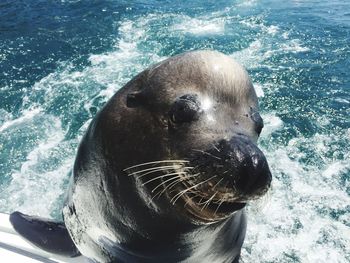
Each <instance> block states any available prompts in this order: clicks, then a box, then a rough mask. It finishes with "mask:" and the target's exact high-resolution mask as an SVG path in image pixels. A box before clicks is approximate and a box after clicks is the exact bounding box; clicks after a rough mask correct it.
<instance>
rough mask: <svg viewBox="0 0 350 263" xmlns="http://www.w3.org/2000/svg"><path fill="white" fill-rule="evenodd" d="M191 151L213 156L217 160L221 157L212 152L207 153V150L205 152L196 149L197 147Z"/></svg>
mask: <svg viewBox="0 0 350 263" xmlns="http://www.w3.org/2000/svg"><path fill="white" fill-rule="evenodd" d="M192 151H195V152H200V153H203V154H206V155H209V156H210V157H213V158H215V159H217V160H221V158H220V157H217V156H215V155H213V154H211V153H208V152H206V151H202V150H197V149H193V150H192Z"/></svg>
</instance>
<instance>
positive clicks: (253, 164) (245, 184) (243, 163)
mask: <svg viewBox="0 0 350 263" xmlns="http://www.w3.org/2000/svg"><path fill="white" fill-rule="evenodd" d="M217 150H218V153H219V156H218V157H219V158H220V159H221V161H220V162H221V165H222V169H223V171H224V172H223V173H222V176H223V177H224V178H225V179H226V180H227V181H230V182H231V183H232V186H233V187H234V188H235V189H236V190H237V191H239V192H240V193H241V194H242V195H244V196H250V197H252V196H261V195H263V194H264V193H265V192H266V191H267V190H268V188H269V186H270V184H271V179H272V176H271V172H270V169H269V166H268V163H267V160H266V158H265V155H264V154H263V152H262V151H261V150H260V149H259V148H258V147H257V145H256V144H255V143H254V142H253V141H252V140H250V139H249V137H247V136H244V135H235V136H233V137H232V138H231V139H230V140H221V141H219V142H218V144H217Z"/></svg>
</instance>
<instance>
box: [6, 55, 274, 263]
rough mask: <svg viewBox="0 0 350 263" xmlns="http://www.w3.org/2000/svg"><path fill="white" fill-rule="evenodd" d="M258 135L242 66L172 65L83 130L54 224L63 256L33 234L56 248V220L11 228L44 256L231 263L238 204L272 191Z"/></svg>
mask: <svg viewBox="0 0 350 263" xmlns="http://www.w3.org/2000/svg"><path fill="white" fill-rule="evenodd" d="M262 128H263V121H262V118H261V117H260V115H259V112H258V101H257V96H256V94H255V91H254V88H253V85H252V83H251V80H250V78H249V76H248V74H247V72H246V70H245V69H244V68H243V67H242V66H240V65H239V64H238V63H236V62H235V61H234V60H233V59H231V58H230V57H228V56H226V55H224V54H222V53H219V52H215V51H193V52H187V53H184V54H180V55H177V56H174V57H171V58H169V59H166V60H165V61H163V62H160V63H158V64H156V65H153V66H151V67H149V68H148V69H146V70H144V71H143V72H141V73H140V74H139V75H137V76H136V77H135V78H133V79H132V80H131V81H130V82H128V83H127V84H126V85H125V86H124V87H123V88H121V89H120V90H119V91H118V92H117V93H116V94H115V95H114V96H113V97H112V98H111V99H110V100H109V101H108V102H107V104H106V105H105V106H104V107H103V108H102V109H101V110H100V111H99V113H98V114H97V115H96V117H95V118H94V120H93V121H92V122H91V124H90V126H89V128H88V130H87V132H86V134H85V136H84V137H83V139H82V141H81V143H80V146H79V150H78V153H77V157H76V160H75V163H74V168H73V176H72V177H71V182H70V187H69V192H68V195H67V201H66V205H65V206H64V208H63V218H64V225H63V224H59V225H58V226H59V227H61V228H62V227H64V226H65V227H66V229H67V231H66V233H65V234H62V233H63V232H62V231H60V233H61V237H60V238H61V239H62V235H63V236H64V243H66V245H65V249H64V250H63V252H62V249H61V251H58V249H57V246H58V245H57V244H55V245H47V243H45V242H43V241H40V240H39V241H38V240H37V239H38V238H34V237H33V236H34V234H33V233H35V235H36V236H43V238H42V240H44V239H45V238H49V239H51V240H52V239H55V237H53V235H52V234H50V235H49V234H48V233H52V231H51V230H50V231H48V230H47V229H49V227H48V225H50V227H51V229H52V228H53V229H54V230H55V227H53V224H52V222H47V221H46V220H45V219H39V218H30V217H28V216H25V215H22V214H20V213H18V212H15V213H14V214H12V216H11V221H12V223H13V224H14V227H15V228H16V229H17V230H18V229H20V230H19V232H20V233H21V234H22V235H23V236H24V237H26V238H27V239H28V240H30V241H33V242H35V244H36V245H37V246H40V247H41V248H43V249H47V250H50V251H51V252H52V251H54V252H55V250H56V252H60V253H61V254H64V255H68V256H74V255H77V253H78V252H77V251H78V250H79V251H80V252H81V253H82V254H83V255H84V256H86V257H88V258H89V259H91V260H93V261H95V262H217V263H222V262H238V259H239V256H240V250H241V247H242V244H243V240H244V236H245V232H246V216H245V213H244V206H245V205H246V203H247V202H248V201H249V200H252V199H255V198H258V197H260V196H262V195H263V194H264V193H266V191H267V190H268V189H269V186H270V183H271V173H270V170H269V167H268V163H267V161H266V158H265V156H264V154H263V153H262V152H261V151H260V150H259V148H258V147H257V145H256V141H257V139H258V137H259V134H260V132H261V129H262ZM28 222H29V223H28ZM23 225H25V226H26V227H21V226H23ZM30 225H32V227H30ZM68 233H69V234H68ZM48 235H49V237H48ZM34 239H35V240H34ZM54 243H55V242H51V243H50V244H54ZM73 243H74V244H75V246H76V247H77V249H76V248H75V246H74V244H73Z"/></svg>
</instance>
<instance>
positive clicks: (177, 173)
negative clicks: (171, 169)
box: [142, 172, 186, 185]
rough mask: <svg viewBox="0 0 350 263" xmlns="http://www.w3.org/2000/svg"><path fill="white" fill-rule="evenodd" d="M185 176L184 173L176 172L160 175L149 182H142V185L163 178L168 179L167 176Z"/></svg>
mask: <svg viewBox="0 0 350 263" xmlns="http://www.w3.org/2000/svg"><path fill="white" fill-rule="evenodd" d="M185 174H186V173H185V172H176V173H170V174H164V175H160V176H157V177H155V178H153V179H150V180H148V181H146V182H144V183H143V184H142V185H146V184H148V183H150V182H153V181H155V180H158V179H161V178H165V177H169V176H173V175H178V176H180V175H185Z"/></svg>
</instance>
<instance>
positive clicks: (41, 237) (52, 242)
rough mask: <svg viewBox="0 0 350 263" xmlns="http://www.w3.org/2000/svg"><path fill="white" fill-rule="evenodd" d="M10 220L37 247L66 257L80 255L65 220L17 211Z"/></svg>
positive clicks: (19, 232) (18, 231)
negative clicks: (56, 220)
mask: <svg viewBox="0 0 350 263" xmlns="http://www.w3.org/2000/svg"><path fill="white" fill-rule="evenodd" d="M10 222H11V224H12V226H13V228H14V229H15V230H16V231H17V233H18V234H20V235H21V236H22V237H23V238H25V239H26V240H28V241H29V242H30V243H32V244H33V245H35V246H36V247H39V248H41V249H43V250H45V251H47V252H50V253H54V254H59V255H62V256H66V257H76V256H79V255H80V252H79V250H78V249H77V247H76V246H75V245H74V243H73V241H72V238H71V237H70V235H69V233H68V231H67V229H66V227H65V225H64V223H63V222H55V221H53V220H51V219H47V218H40V217H34V216H28V215H25V214H22V213H20V212H17V211H16V212H13V213H12V214H11V215H10Z"/></svg>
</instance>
